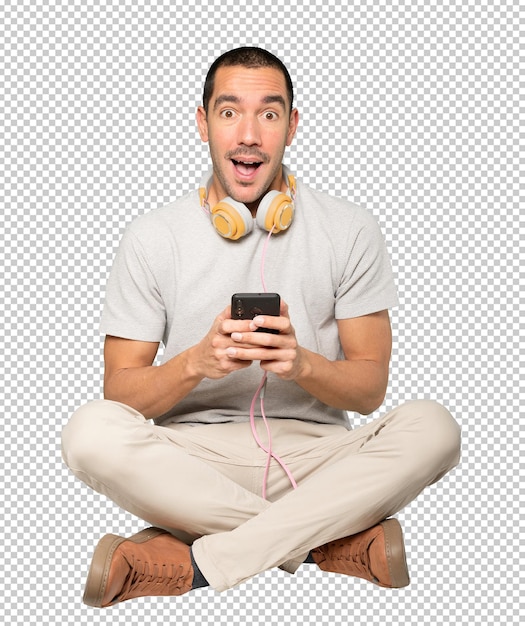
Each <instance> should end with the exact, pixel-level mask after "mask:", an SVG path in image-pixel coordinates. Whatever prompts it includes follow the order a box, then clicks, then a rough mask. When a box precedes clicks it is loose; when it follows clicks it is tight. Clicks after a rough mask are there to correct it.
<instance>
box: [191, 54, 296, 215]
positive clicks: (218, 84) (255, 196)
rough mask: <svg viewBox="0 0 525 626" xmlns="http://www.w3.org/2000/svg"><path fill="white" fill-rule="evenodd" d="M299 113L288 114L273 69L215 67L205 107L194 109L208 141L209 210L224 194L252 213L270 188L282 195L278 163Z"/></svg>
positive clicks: (283, 90)
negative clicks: (211, 165) (212, 174)
mask: <svg viewBox="0 0 525 626" xmlns="http://www.w3.org/2000/svg"><path fill="white" fill-rule="evenodd" d="M298 118H299V116H298V113H297V110H296V109H294V110H293V111H292V112H291V113H290V103H289V101H288V94H287V90H286V82H285V78H284V76H283V74H282V73H281V72H280V71H279V70H278V69H275V68H268V67H264V68H256V69H255V68H246V67H242V66H237V65H236V66H232V67H220V68H219V69H218V70H217V73H216V75H215V82H214V89H213V93H212V96H211V99H210V103H209V106H208V114H206V112H205V111H204V108H203V107H199V109H198V111H197V124H198V127H199V133H200V136H201V139H202V140H203V141H206V142H209V144H210V154H211V159H212V162H213V172H214V177H213V183H212V185H211V187H210V190H209V196H208V198H209V202H210V204H211V205H212V206H213V205H214V204H216V203H217V202H219V201H220V200H222V199H223V198H225V197H226V196H230V197H232V198H233V199H234V200H237V201H239V202H242V203H244V204H246V205H247V206H248V208H249V209H250V210H251V211H252V212H254V211H255V210H256V209H257V206H258V204H259V200H260V199H261V198H262V197H263V196H264V194H265V193H267V192H268V191H270V190H272V189H276V190H280V191H284V190H285V189H286V183H285V182H284V181H283V177H282V160H283V155H284V150H285V148H286V146H289V145H290V144H291V143H292V140H293V137H294V135H295V131H296V129H297V123H298Z"/></svg>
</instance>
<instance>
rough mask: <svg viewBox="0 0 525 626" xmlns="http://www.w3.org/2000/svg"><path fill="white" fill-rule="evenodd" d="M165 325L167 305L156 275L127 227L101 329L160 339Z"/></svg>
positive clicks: (118, 334) (110, 281) (111, 277)
mask: <svg viewBox="0 0 525 626" xmlns="http://www.w3.org/2000/svg"><path fill="white" fill-rule="evenodd" d="M165 328H166V308H165V306H164V302H163V300H162V297H161V295H160V290H159V288H158V284H157V281H156V279H155V275H154V273H153V271H152V269H151V266H150V264H149V263H148V256H147V254H146V252H145V250H144V248H143V246H142V245H141V243H140V241H139V240H138V238H137V237H136V235H135V234H134V233H133V231H132V230H131V229H130V228H129V227H128V229H127V230H126V232H125V233H124V236H123V237H122V240H121V242H120V245H119V249H118V251H117V254H116V257H115V260H114V262H113V266H112V268H111V272H110V275H109V278H108V283H107V287H106V297H105V302H104V309H103V312H102V318H101V322H100V331H101V332H102V333H104V334H106V335H114V336H116V337H122V338H124V339H134V340H137V341H153V342H160V341H162V339H163V336H164V332H165Z"/></svg>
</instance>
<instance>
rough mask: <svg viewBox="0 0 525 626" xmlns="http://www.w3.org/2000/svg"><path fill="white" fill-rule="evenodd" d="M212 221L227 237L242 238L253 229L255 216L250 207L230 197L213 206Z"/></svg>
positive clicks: (218, 230)
mask: <svg viewBox="0 0 525 626" xmlns="http://www.w3.org/2000/svg"><path fill="white" fill-rule="evenodd" d="M211 221H212V223H213V226H214V227H215V230H216V231H217V232H218V233H219V235H221V236H222V237H224V238H225V239H233V240H236V239H240V238H241V237H244V235H247V234H248V233H249V232H251V231H252V230H253V218H252V214H251V213H250V211H249V210H248V207H246V206H245V205H244V204H242V203H241V202H237V201H236V200H234V199H233V198H229V197H228V198H224V200H221V201H220V202H219V203H218V204H216V205H215V206H214V207H213V209H212V210H211Z"/></svg>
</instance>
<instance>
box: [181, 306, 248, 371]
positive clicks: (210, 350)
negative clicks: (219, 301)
mask: <svg viewBox="0 0 525 626" xmlns="http://www.w3.org/2000/svg"><path fill="white" fill-rule="evenodd" d="M250 322H251V320H233V319H231V307H230V306H228V307H226V308H225V309H224V311H222V313H220V314H219V315H218V316H217V317H216V318H215V320H214V322H213V324H212V326H211V328H210V330H209V331H208V333H207V335H206V336H205V337H203V339H202V340H201V341H200V342H199V343H198V344H197V345H196V346H194V347H193V348H190V349H189V350H188V354H187V357H188V366H189V367H190V369H191V370H192V371H193V372H194V373H195V375H196V376H199V377H200V378H212V379H219V378H224V377H225V376H227V375H228V374H231V373H232V372H236V371H237V370H240V369H244V368H246V367H249V366H250V365H251V364H252V362H253V361H247V360H239V359H233V358H232V357H231V356H228V354H227V351H228V348H232V347H235V348H237V347H239V343H238V342H235V341H233V340H232V338H231V334H232V333H233V332H239V333H243V332H248V331H249V330H250Z"/></svg>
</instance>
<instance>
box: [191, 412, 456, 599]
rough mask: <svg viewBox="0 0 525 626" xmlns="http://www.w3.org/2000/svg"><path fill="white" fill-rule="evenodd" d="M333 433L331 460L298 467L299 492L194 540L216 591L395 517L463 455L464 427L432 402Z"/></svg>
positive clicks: (328, 454) (310, 460) (197, 555)
mask: <svg viewBox="0 0 525 626" xmlns="http://www.w3.org/2000/svg"><path fill="white" fill-rule="evenodd" d="M334 439H336V441H335V442H334V444H333V449H331V450H327V451H326V456H325V457H324V459H321V460H320V459H319V458H316V459H313V458H307V459H305V464H306V465H309V467H308V468H306V469H305V468H304V467H303V468H302V469H301V467H299V466H297V467H296V472H297V474H299V473H300V474H301V475H303V474H304V476H305V477H304V478H303V479H302V480H301V481H300V484H299V487H298V488H297V489H296V490H294V491H292V492H289V493H287V494H285V495H283V497H281V498H279V499H278V500H276V501H274V502H272V503H271V505H270V506H269V507H267V508H266V509H264V510H263V511H261V512H260V513H259V514H258V515H255V516H253V517H252V518H250V519H249V520H248V521H246V522H245V523H244V524H242V525H240V526H238V527H236V528H235V529H233V530H231V531H228V532H223V533H218V534H214V535H206V536H203V537H201V538H200V539H198V540H196V541H195V543H194V544H193V551H194V555H195V558H196V561H197V563H198V565H199V567H200V568H201V569H202V571H203V573H204V575H205V576H206V578H207V579H208V580H209V582H210V584H211V585H212V586H213V587H214V588H215V589H216V590H218V591H222V590H225V589H228V588H230V587H233V586H235V585H237V584H239V583H241V582H243V581H245V580H247V579H249V578H251V577H252V576H253V575H255V574H257V573H259V572H262V571H264V570H266V569H269V568H272V567H275V566H276V565H279V564H280V563H283V562H285V561H286V562H288V563H291V562H294V561H295V562H297V561H299V562H300V561H301V559H302V558H303V557H304V556H305V555H306V554H307V553H308V552H309V550H311V549H312V548H314V547H317V546H319V545H322V544H324V543H326V542H328V541H332V540H334V539H337V538H340V537H344V536H347V535H352V534H355V533H357V532H360V531H361V530H364V529H365V528H369V527H370V526H373V525H374V524H377V523H378V522H380V521H381V520H383V519H385V518H386V517H389V516H391V515H394V514H395V513H396V512H397V511H399V510H400V509H401V508H402V507H404V506H405V505H406V504H408V503H409V502H411V501H412V500H413V499H414V498H415V497H416V496H417V495H418V494H419V493H420V492H421V491H422V490H423V489H424V488H425V487H426V486H428V485H430V484H432V483H434V482H436V481H437V480H439V479H440V478H441V477H442V476H443V475H444V474H445V473H446V472H447V471H449V470H450V469H452V468H453V467H454V466H455V465H456V464H457V463H458V461H459V447H460V436H459V427H458V425H457V423H456V422H455V421H454V419H453V418H452V416H451V415H450V413H449V412H448V411H447V410H446V409H444V408H443V407H442V406H440V405H439V404H437V403H435V402H430V401H414V402H410V403H407V404H404V405H402V406H401V407H399V408H397V409H395V410H394V411H391V412H389V413H388V414H387V415H385V416H384V417H382V418H379V419H378V420H376V421H374V422H372V423H370V424H367V425H365V426H363V427H362V428H359V429H356V430H354V431H349V432H348V433H347V434H346V435H341V436H339V437H336V438H334ZM343 439H344V441H343ZM345 444H346V445H345ZM314 465H316V466H317V469H316V470H314V467H313V466H314Z"/></svg>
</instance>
